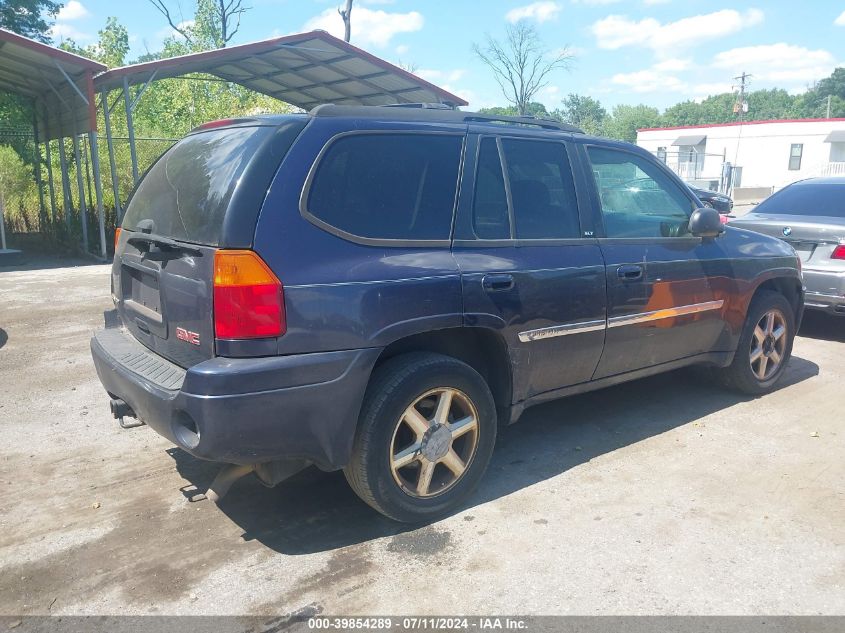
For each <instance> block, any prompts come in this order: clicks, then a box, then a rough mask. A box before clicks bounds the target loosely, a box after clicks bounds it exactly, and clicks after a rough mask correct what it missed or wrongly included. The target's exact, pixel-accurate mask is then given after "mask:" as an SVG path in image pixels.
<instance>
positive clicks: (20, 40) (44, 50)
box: [0, 29, 108, 71]
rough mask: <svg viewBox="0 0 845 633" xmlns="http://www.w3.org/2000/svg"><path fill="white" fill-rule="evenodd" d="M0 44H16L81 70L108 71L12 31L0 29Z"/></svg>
mask: <svg viewBox="0 0 845 633" xmlns="http://www.w3.org/2000/svg"><path fill="white" fill-rule="evenodd" d="M0 42H9V43H10V44H17V45H18V46H23V47H24V48H28V49H29V50H31V51H34V52H36V53H41V54H42V55H47V56H48V57H52V58H53V59H58V60H61V61H63V62H67V63H69V64H76V65H78V66H81V67H82V69H90V70H96V71H104V70H107V69H108V66H106V65H104V64H101V63H100V62H95V61H94V60H93V59H88V58H87V57H82V56H81V55H76V54H74V53H69V52H67V51H63V50H62V49H60V48H56V47H55V46H50V45H49V44H42V43H41V42H36V41H35V40H31V39H29V38H28V37H24V36H23V35H18V34H17V33H12V31H7V30H6V29H0ZM0 57H2V53H0Z"/></svg>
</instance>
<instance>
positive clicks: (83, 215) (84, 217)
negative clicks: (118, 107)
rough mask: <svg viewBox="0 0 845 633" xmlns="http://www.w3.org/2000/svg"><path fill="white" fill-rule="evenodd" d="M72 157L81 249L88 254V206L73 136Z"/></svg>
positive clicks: (77, 145)
mask: <svg viewBox="0 0 845 633" xmlns="http://www.w3.org/2000/svg"><path fill="white" fill-rule="evenodd" d="M73 156H74V159H75V161H76V186H77V188H78V189H79V220H80V223H81V224H82V249H83V250H84V251H85V252H86V253H87V252H88V205H87V204H85V181H84V179H83V178H82V170H83V169H84V167H83V166H82V159H81V157H80V155H79V136H77V135H76V134H74V135H73Z"/></svg>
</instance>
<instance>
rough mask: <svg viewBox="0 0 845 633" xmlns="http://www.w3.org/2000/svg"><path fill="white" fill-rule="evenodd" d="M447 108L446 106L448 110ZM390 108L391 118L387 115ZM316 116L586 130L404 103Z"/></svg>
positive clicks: (331, 108) (329, 109)
mask: <svg viewBox="0 0 845 633" xmlns="http://www.w3.org/2000/svg"><path fill="white" fill-rule="evenodd" d="M444 106H445V107H444ZM388 108H389V109H390V110H391V113H390V115H386V114H385V110H386V109H388ZM309 115H310V116H315V117H324V116H325V117H335V116H344V117H371V118H383V117H385V116H389V117H390V118H391V119H397V120H403V121H419V120H425V121H431V122H437V123H451V124H467V123H473V122H475V123H504V124H509V125H521V126H527V127H536V128H541V129H545V130H557V131H559V132H569V133H573V134H584V130H582V129H581V128H579V127H575V126H574V125H569V124H567V123H561V122H560V121H555V120H554V119H541V118H538V117H535V116H499V115H494V114H481V113H479V112H464V111H462V110H455V109H453V108H450V107H449V106H448V104H420V103H403V104H389V105H335V104H331V103H324V104H323V105H318V106H317V107H315V108H314V109H312V110H311V111H310V112H309Z"/></svg>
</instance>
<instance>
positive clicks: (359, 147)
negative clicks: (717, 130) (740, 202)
mask: <svg viewBox="0 0 845 633" xmlns="http://www.w3.org/2000/svg"><path fill="white" fill-rule="evenodd" d="M697 207H698V203H697V201H696V199H695V198H694V196H693V195H692V194H691V193H690V191H689V189H687V187H686V186H684V184H683V183H682V182H681V181H680V180H678V179H677V177H676V176H675V175H674V174H672V173H671V172H670V171H668V170H667V169H666V167H665V166H664V165H663V164H662V163H660V162H659V161H657V160H655V159H654V158H653V157H652V156H651V155H650V154H648V153H647V152H645V151H643V150H641V149H639V148H637V147H635V146H632V145H629V144H626V143H620V142H616V141H611V140H607V139H601V138H595V137H590V136H586V135H584V134H583V133H581V132H580V131H579V130H577V129H576V128H572V127H569V126H565V125H562V124H558V123H555V122H552V121H545V120H538V119H530V118H507V117H488V116H484V115H479V114H473V113H467V112H459V111H454V110H448V109H440V108H434V107H415V108H414V107H404V108H403V107H375V106H374V107H358V106H346V107H344V106H332V105H326V106H321V107H318V108H316V109H315V110H313V111H312V112H310V113H309V114H302V115H289V116H269V117H258V118H249V119H235V120H227V121H218V122H214V123H209V124H207V125H204V126H202V127H200V128H198V129H197V130H195V131H194V132H192V133H191V134H190V135H189V136H187V137H186V138H185V139H183V140H182V141H180V142H179V143H177V144H176V145H175V146H174V147H172V148H171V149H170V150H169V151H168V152H167V153H165V154H164V156H162V157H161V158H160V159H159V160H158V162H156V163H155V164H154V165H153V166H152V167H151V168H150V170H149V171H148V172H147V174H146V175H145V177H144V178H143V179H142V181H141V182H140V183H139V185H138V187H137V189H136V190H135V192H134V194H133V195H132V198H131V201H130V203H129V205H128V207H127V209H126V216H125V218H124V219H123V226H122V231H121V232H120V234H119V236H118V238H117V246H116V253H115V258H114V266H113V268H112V296H113V299H114V304H115V307H116V310H115V311H112V312H109V313H107V314H106V323H107V327H106V329H105V330H102V331H100V332H97V334H96V335H95V336H94V338H93V339H92V341H91V348H92V353H93V357H94V362H95V364H96V367H97V372H98V374H99V377H100V380H101V381H102V383H103V385H104V386H105V388H106V391H107V392H108V393H109V395H110V397H111V398H112V401H111V405H112V411H113V413H114V415H115V417H118V418H120V419H121V422H123V420H124V418H127V417H135V418H137V419H138V420H140V421H143V422H146V423H147V424H148V425H149V426H151V427H153V428H154V429H155V430H156V431H158V432H159V433H160V434H162V435H164V436H165V437H167V438H168V439H170V440H171V441H172V442H174V443H175V444H177V445H179V446H180V447H181V448H182V449H184V450H185V451H188V452H189V453H191V454H193V455H195V456H197V457H200V458H204V459H209V460H215V461H219V462H223V463H226V464H229V465H230V466H228V467H227V468H225V469H224V471H223V472H222V473H221V475H220V477H218V480H217V481H216V483H215V484H214V485H212V496H215V495H216V496H219V495H221V494H222V493H223V492H224V491H225V489H226V488H227V487H228V485H229V484H230V483H231V481H232V480H233V479H234V478H236V477H237V476H239V475H241V474H244V473H246V472H255V473H256V474H257V475H258V477H259V478H260V479H261V480H262V481H263V482H264V483H266V484H268V485H273V484H275V483H278V482H279V481H281V480H282V479H284V478H285V477H287V476H289V475H291V474H292V473H294V472H296V471H298V470H300V469H302V468H304V467H305V466H307V465H310V464H315V465H316V466H318V467H319V468H322V469H325V470H337V469H343V470H344V472H345V473H346V477H347V479H348V480H349V483H350V484H351V485H352V487H353V488H354V489H355V491H356V492H357V493H358V494H359V495H360V496H361V497H362V498H363V499H364V500H365V501H366V502H367V503H369V504H370V505H371V506H373V507H374V508H375V509H377V510H379V511H380V512H382V513H384V514H386V515H387V516H390V517H392V518H394V519H397V520H400V521H420V520H427V519H431V518H433V517H435V516H438V515H442V514H443V513H446V512H448V511H450V510H451V509H453V508H455V506H456V505H457V504H459V503H460V502H461V500H462V499H464V498H465V497H466V496H467V495H468V494H469V493H470V492H471V491H472V490H473V488H474V487H475V486H476V485H477V484H478V482H479V480H480V478H481V477H482V475H483V473H484V470H485V468H486V466H487V463H488V461H489V460H490V456H491V453H492V451H493V446H494V443H495V439H496V432H497V429H498V428H499V426H500V425H506V424H510V423H512V422H514V421H516V420H517V419H518V418H519V416H520V414H521V413H522V411H523V410H524V409H525V408H526V407H529V406H532V405H535V404H538V403H541V402H545V401H548V400H551V399H554V398H559V397H562V396H566V395H569V394H574V393H579V392H583V391H587V390H591V389H596V388H600V387H605V386H608V385H613V384H616V383H619V382H623V381H627V380H631V379H634V378H639V377H642V376H647V375H650V374H654V373H657V372H662V371H666V370H671V369H675V368H678V367H682V366H685V365H691V364H704V365H709V366H711V367H712V368H713V373H714V374H716V375H717V376H718V377H719V379H721V380H722V381H723V382H725V383H726V384H727V385H728V386H731V387H734V388H737V389H740V390H742V391H744V392H747V393H751V394H762V393H765V392H767V391H769V390H771V389H772V387H773V386H774V384H775V383H776V382H777V380H778V379H779V378H780V377H781V375H782V373H783V371H784V368H785V366H786V363H787V361H788V360H789V356H790V352H791V348H792V340H793V336H794V334H795V331H796V328H797V326H798V324H799V322H800V318H801V314H802V310H803V288H802V282H801V272H800V265H799V260H798V258H797V257H796V255H795V252H794V251H793V250H792V248H791V247H790V246H789V245H787V244H785V243H784V242H782V241H780V240H777V239H774V238H769V237H765V236H762V235H759V234H756V233H752V232H749V231H743V230H740V229H733V228H730V227H728V228H724V227H723V226H722V225H721V223H720V220H719V215H718V213H717V212H716V211H715V210H713V209H698V208H697Z"/></svg>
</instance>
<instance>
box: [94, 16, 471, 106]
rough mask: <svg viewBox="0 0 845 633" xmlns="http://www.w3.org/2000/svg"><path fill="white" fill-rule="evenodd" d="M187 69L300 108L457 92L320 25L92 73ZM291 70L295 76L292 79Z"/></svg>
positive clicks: (137, 78)
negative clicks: (265, 38)
mask: <svg viewBox="0 0 845 633" xmlns="http://www.w3.org/2000/svg"><path fill="white" fill-rule="evenodd" d="M191 73H205V74H209V75H214V76H216V77H218V78H220V79H223V80H225V81H231V82H232V83H237V84H240V85H243V86H246V87H247V88H251V89H253V90H256V91H258V92H262V93H264V94H268V95H270V96H273V97H276V98H277V99H281V100H282V101H286V102H287V103H290V104H292V105H295V106H298V107H300V108H304V109H310V108H312V107H314V106H316V105H320V104H322V103H326V102H327V99H328V96H327V95H338V97H337V98H332V99H328V100H329V101H332V102H334V103H347V104H371V105H383V104H390V103H415V102H420V101H424V102H431V103H448V104H452V105H456V106H458V105H467V102H466V101H465V100H464V99H461V98H460V97H458V96H456V95H454V94H452V93H450V92H448V91H446V90H443V89H442V88H440V87H438V86H435V85H434V84H432V83H429V82H428V81H426V80H424V79H421V78H420V77H417V76H416V75H412V74H411V73H409V72H407V71H405V70H403V69H401V68H399V67H398V66H394V65H393V64H390V63H389V62H386V61H385V60H383V59H380V58H378V57H376V56H374V55H371V54H370V53H367V52H366V51H364V50H361V49H360V48H357V47H356V46H353V45H351V44H349V43H347V42H344V41H343V40H340V39H338V38H336V37H334V36H332V35H329V34H328V33H326V32H324V31H311V32H309V33H299V34H296V35H287V36H285V37H278V38H274V39H270V40H263V41H261V42H253V43H251V44H242V45H240V46H232V47H229V48H221V49H217V50H213V51H206V52H202V53H192V54H190V55H182V56H180V57H171V58H169V59H159V60H155V61H151V62H145V63H143V64H134V65H132V66H124V67H122V68H115V69H114V70H110V71H108V72H105V73H103V74H101V75H99V76H98V77H96V78H95V79H94V84H95V86H96V89H97V90H103V89H107V90H111V89H115V88H120V87H121V86H122V85H123V80H124V78H126V80H127V81H128V83H129V84H131V85H135V84H142V83H146V82H147V81H149V80H150V79H151V78H155V79H156V80H158V79H167V78H172V77H180V76H182V75H188V74H191ZM292 76H295V77H296V78H295V79H292Z"/></svg>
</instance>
